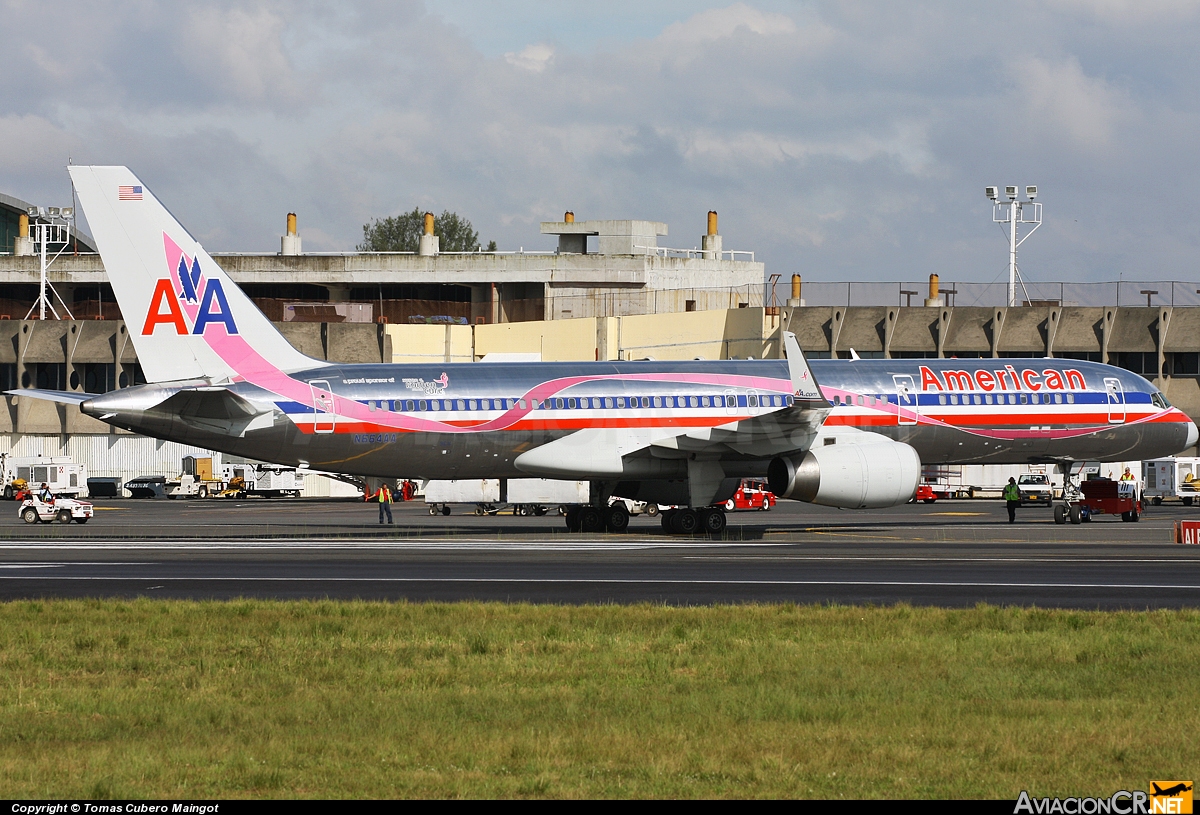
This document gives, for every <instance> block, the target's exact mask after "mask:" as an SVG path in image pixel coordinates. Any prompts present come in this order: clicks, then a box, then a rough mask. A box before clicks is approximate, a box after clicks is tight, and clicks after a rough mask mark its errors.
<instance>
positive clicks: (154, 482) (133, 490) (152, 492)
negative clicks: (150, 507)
mask: <svg viewBox="0 0 1200 815" xmlns="http://www.w3.org/2000/svg"><path fill="white" fill-rule="evenodd" d="M125 489H126V490H128V491H129V497H130V498H157V497H158V496H160V495H166V494H167V479H166V476H161V475H139V476H138V477H137V478H135V479H133V480H132V481H126V482H125Z"/></svg>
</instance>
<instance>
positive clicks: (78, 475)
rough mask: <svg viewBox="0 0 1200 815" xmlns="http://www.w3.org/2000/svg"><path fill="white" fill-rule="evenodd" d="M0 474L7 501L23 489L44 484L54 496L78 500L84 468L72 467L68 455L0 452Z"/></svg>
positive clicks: (83, 480) (83, 483)
mask: <svg viewBox="0 0 1200 815" xmlns="http://www.w3.org/2000/svg"><path fill="white" fill-rule="evenodd" d="M0 474H2V476H0V477H2V480H3V483H4V497H5V498H6V499H8V500H10V501H11V500H12V499H14V498H15V497H16V496H17V493H18V492H20V491H21V489H22V488H24V487H26V486H30V487H32V488H33V489H38V488H39V487H41V485H42V484H46V485H48V486H49V487H50V491H51V492H52V493H54V494H55V495H68V496H72V497H78V496H79V494H80V493H82V492H84V490H85V489H86V486H87V465H86V464H76V463H75V461H74V459H72V458H71V457H70V456H14V455H13V454H12V453H0Z"/></svg>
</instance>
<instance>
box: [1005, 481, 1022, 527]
mask: <svg viewBox="0 0 1200 815" xmlns="http://www.w3.org/2000/svg"><path fill="white" fill-rule="evenodd" d="M1004 500H1005V502H1006V503H1007V504H1008V522H1009V523H1010V524H1011V523H1016V521H1017V507H1019V506H1021V491H1020V490H1019V489H1017V479H1015V478H1009V479H1008V483H1007V484H1005V485H1004Z"/></svg>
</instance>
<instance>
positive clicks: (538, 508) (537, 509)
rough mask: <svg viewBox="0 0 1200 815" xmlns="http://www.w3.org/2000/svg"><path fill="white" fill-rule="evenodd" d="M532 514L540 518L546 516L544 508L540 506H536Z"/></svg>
mask: <svg viewBox="0 0 1200 815" xmlns="http://www.w3.org/2000/svg"><path fill="white" fill-rule="evenodd" d="M533 514H534V515H536V516H538V517H539V518H540V517H542V516H543V515H545V514H546V508H545V507H543V506H540V505H539V506H536V507H534V508H533Z"/></svg>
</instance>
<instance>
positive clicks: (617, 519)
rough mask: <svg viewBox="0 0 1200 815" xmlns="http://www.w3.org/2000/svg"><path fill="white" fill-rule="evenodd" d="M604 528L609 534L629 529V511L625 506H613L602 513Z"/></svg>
mask: <svg viewBox="0 0 1200 815" xmlns="http://www.w3.org/2000/svg"><path fill="white" fill-rule="evenodd" d="M604 526H605V528H606V529H608V531H609V532H618V533H620V532H624V531H625V530H626V529H628V528H629V510H628V509H626V508H625V504H623V503H621V504H613V505H612V506H611V507H609V508H608V511H607V512H605V513H604Z"/></svg>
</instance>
